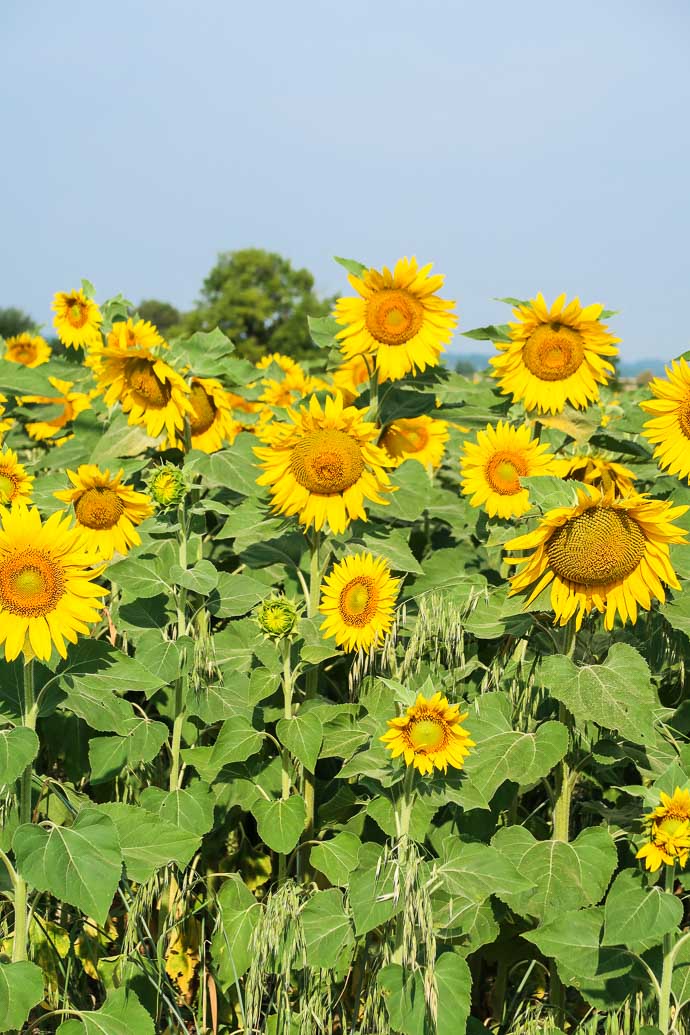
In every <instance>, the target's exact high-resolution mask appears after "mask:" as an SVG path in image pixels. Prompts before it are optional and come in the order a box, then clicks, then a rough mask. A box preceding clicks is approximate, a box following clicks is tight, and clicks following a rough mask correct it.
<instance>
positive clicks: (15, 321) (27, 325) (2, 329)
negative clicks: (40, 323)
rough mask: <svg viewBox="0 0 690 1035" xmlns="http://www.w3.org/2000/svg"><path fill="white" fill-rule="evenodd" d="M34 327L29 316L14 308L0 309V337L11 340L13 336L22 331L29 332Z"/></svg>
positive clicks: (32, 320)
mask: <svg viewBox="0 0 690 1035" xmlns="http://www.w3.org/2000/svg"><path fill="white" fill-rule="evenodd" d="M35 326H36V321H35V320H34V318H33V316H29V314H28V313H25V312H24V311H23V310H21V309H17V308H16V307H15V306H8V307H7V308H6V309H3V308H0V336H1V337H3V338H11V337H12V336H13V335H14V334H21V333H22V331H30V330H32V329H33V328H34V327H35Z"/></svg>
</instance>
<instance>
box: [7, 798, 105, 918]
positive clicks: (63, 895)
mask: <svg viewBox="0 0 690 1035" xmlns="http://www.w3.org/2000/svg"><path fill="white" fill-rule="evenodd" d="M12 848H13V849H14V853H15V857H16V860H17V869H18V871H19V874H20V876H22V877H23V878H24V879H25V880H26V881H28V883H29V884H31V885H32V886H33V887H34V888H36V889H37V890H38V891H49V892H50V894H51V895H54V896H55V898H57V899H58V900H62V901H64V902H69V904H70V905H72V906H76V907H77V909H81V910H82V912H84V913H87V914H88V915H89V916H93V917H94V918H95V919H96V920H97V921H98V923H100V924H103V923H105V919H106V917H107V915H108V911H109V909H110V904H111V902H112V900H113V896H114V894H115V891H116V889H117V884H118V881H119V879H120V875H121V873H122V856H121V854H120V842H119V838H118V835H117V828H116V826H115V824H114V823H113V821H112V819H110V817H109V816H105V815H103V814H102V813H101V812H99V811H97V810H96V809H83V810H82V811H81V812H80V813H79V815H78V816H77V818H76V820H75V822H74V826H72V827H51V828H50V830H46V829H45V827H42V826H41V827H39V826H37V825H35V824H33V823H25V824H23V825H22V826H20V827H17V830H16V831H15V834H14V838H13V841H12Z"/></svg>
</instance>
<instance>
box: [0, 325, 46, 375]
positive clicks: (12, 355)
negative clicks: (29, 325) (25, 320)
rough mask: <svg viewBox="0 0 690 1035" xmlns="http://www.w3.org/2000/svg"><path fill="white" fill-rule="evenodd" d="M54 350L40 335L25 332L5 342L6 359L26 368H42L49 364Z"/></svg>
mask: <svg viewBox="0 0 690 1035" xmlns="http://www.w3.org/2000/svg"><path fill="white" fill-rule="evenodd" d="M52 353H53V350H52V349H51V347H50V345H49V344H48V342H47V341H46V340H45V338H42V337H41V335H40V334H30V333H29V332H28V331H24V332H23V333H22V334H15V335H13V336H12V337H11V338H7V339H6V340H5V359H6V360H8V361H9V362H10V363H21V364H22V365H23V366H25V367H31V368H33V367H40V366H41V365H42V364H43V363H47V362H48V360H49V359H50V357H51V355H52Z"/></svg>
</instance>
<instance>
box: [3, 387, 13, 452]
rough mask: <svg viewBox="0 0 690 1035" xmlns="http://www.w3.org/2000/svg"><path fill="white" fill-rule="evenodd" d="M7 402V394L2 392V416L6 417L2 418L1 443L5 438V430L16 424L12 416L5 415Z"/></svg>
mask: <svg viewBox="0 0 690 1035" xmlns="http://www.w3.org/2000/svg"><path fill="white" fill-rule="evenodd" d="M6 402H7V396H6V395H3V394H2V393H1V392H0V418H4V419H0V443H1V442H2V440H3V438H4V436H5V432H6V431H9V430H10V428H11V427H12V425H13V424H14V420H13V419H12V418H11V417H4V413H5V406H4V403H6Z"/></svg>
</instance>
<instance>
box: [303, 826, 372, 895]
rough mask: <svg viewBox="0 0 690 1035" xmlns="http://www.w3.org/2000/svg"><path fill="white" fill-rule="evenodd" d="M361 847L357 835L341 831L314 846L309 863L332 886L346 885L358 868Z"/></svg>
mask: <svg viewBox="0 0 690 1035" xmlns="http://www.w3.org/2000/svg"><path fill="white" fill-rule="evenodd" d="M361 846H362V843H361V841H360V840H359V838H358V837H357V835H356V834H352V833H350V831H349V830H341V831H340V833H339V834H336V836H335V837H332V838H331V839H330V840H329V841H322V842H321V843H320V844H318V845H314V847H313V848H312V850H311V853H310V855H309V861H310V863H311V865H312V866H313V867H314V868H315V869H317V870H319V871H320V872H321V873H323V874H325V876H326V877H327V878H328V880H329V881H330V882H331V884H340V885H346V884H347V883H348V879H349V876H350V874H351V873H352V871H353V870H354V869H355V868H356V866H357V860H358V859H359V850H360V848H361Z"/></svg>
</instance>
